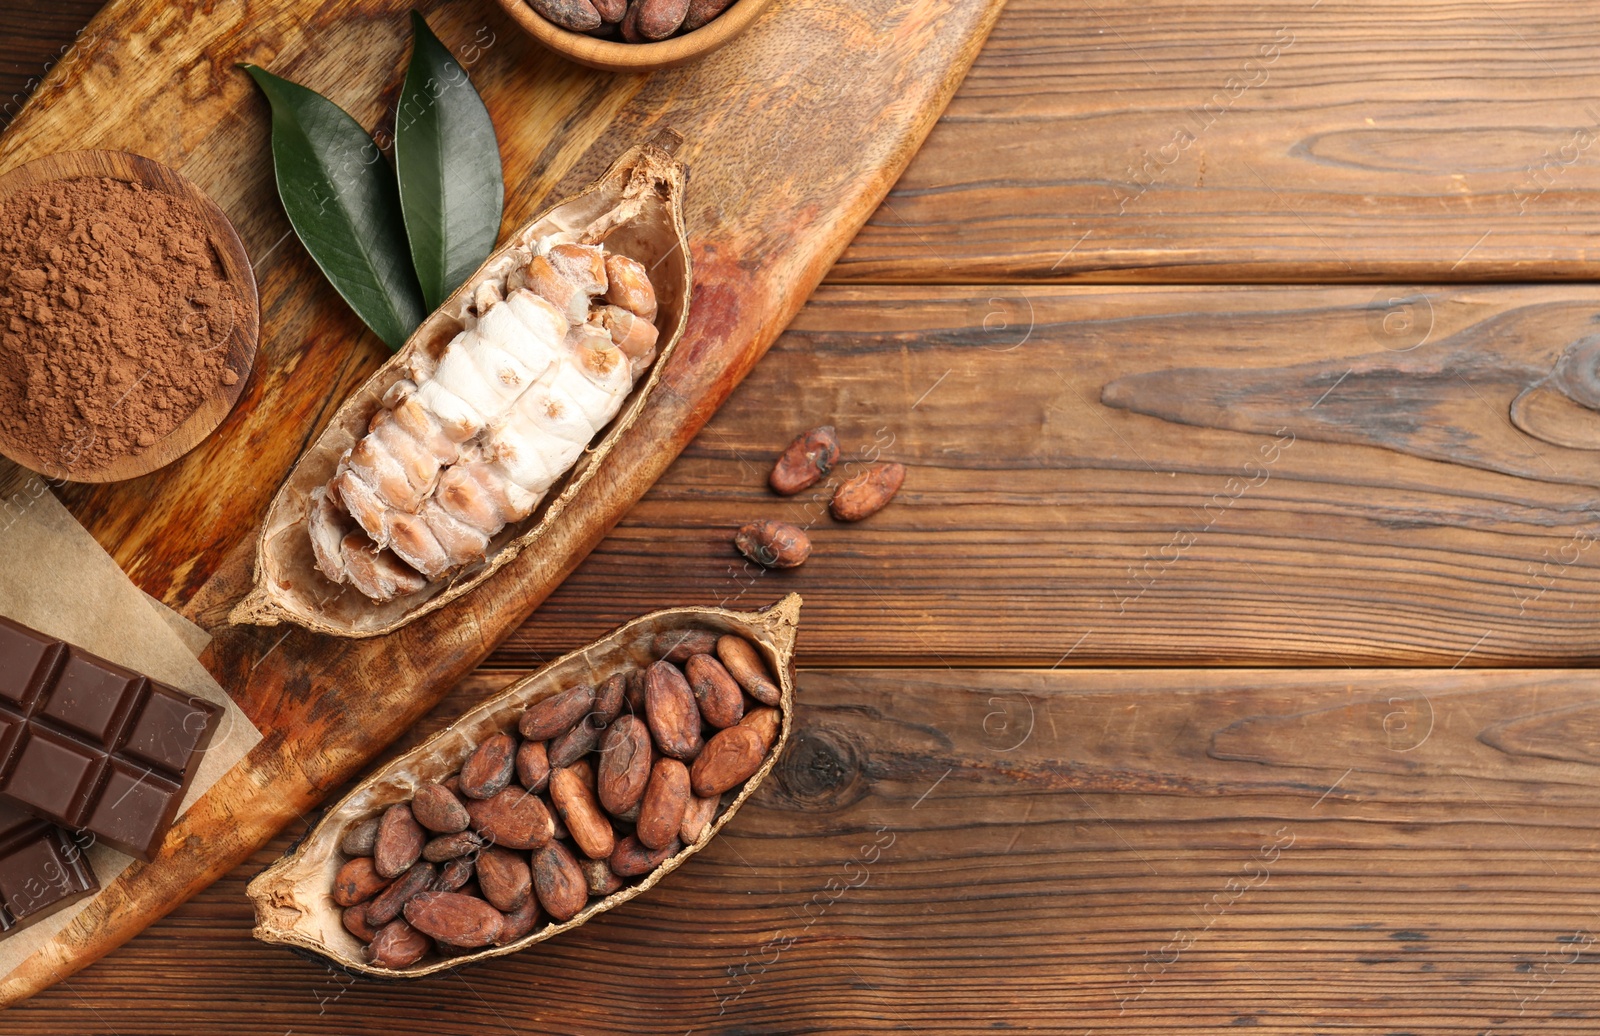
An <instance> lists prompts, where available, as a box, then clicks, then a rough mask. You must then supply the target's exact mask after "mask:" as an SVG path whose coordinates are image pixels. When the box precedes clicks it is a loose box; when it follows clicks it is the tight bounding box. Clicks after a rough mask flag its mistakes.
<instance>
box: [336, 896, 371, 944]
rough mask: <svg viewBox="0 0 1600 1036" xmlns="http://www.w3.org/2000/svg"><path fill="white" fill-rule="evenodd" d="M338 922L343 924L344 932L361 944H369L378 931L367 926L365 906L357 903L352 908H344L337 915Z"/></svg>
mask: <svg viewBox="0 0 1600 1036" xmlns="http://www.w3.org/2000/svg"><path fill="white" fill-rule="evenodd" d="M339 920H341V921H343V922H344V930H345V931H347V932H349V933H350V934H351V935H353V936H355V937H356V938H357V939H360V940H361V941H362V942H371V941H372V937H373V936H375V935H377V934H378V930H377V929H376V928H374V927H372V926H371V925H369V924H367V904H365V903H357V904H356V905H355V906H353V907H345V908H344V912H343V913H341V914H340V915H339Z"/></svg>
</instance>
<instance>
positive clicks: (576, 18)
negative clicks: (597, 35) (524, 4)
mask: <svg viewBox="0 0 1600 1036" xmlns="http://www.w3.org/2000/svg"><path fill="white" fill-rule="evenodd" d="M528 6H529V7H532V8H533V9H534V10H535V11H538V12H539V14H540V15H541V16H543V18H544V19H545V20H546V21H551V22H554V23H556V24H557V25H559V26H561V27H562V28H563V29H571V30H572V31H573V32H588V31H589V30H590V29H598V28H599V27H600V12H599V11H597V10H595V6H594V4H592V3H590V2H589V0H528Z"/></svg>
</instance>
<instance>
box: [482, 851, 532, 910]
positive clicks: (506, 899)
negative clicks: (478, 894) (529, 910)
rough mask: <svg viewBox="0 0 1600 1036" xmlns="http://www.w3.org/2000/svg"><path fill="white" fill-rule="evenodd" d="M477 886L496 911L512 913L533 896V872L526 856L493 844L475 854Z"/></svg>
mask: <svg viewBox="0 0 1600 1036" xmlns="http://www.w3.org/2000/svg"><path fill="white" fill-rule="evenodd" d="M478 887H479V888H481V889H483V898H484V899H487V900H488V901H489V902H490V903H491V904H492V905H493V906H494V908H495V909H496V910H499V911H501V912H503V913H511V912H513V911H515V910H518V909H520V908H521V907H522V906H524V905H525V904H526V903H527V902H528V897H529V896H531V895H533V873H532V871H530V870H529V869H528V860H527V857H526V856H524V855H523V854H522V853H515V852H512V851H511V850H510V849H502V848H500V847H499V846H492V847H490V848H488V849H485V850H484V851H483V852H481V853H479V854H478Z"/></svg>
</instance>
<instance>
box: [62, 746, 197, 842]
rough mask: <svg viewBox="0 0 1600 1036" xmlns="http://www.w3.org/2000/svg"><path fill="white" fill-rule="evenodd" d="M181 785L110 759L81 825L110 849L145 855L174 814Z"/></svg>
mask: <svg viewBox="0 0 1600 1036" xmlns="http://www.w3.org/2000/svg"><path fill="white" fill-rule="evenodd" d="M182 798H183V789H182V788H180V787H178V786H177V785H176V784H173V783H172V782H171V781H167V780H163V779H162V778H160V777H157V776H156V775H155V774H154V773H152V772H150V771H148V770H141V769H139V768H138V767H137V766H133V765H130V764H129V763H127V762H124V761H123V760H121V759H113V760H112V761H111V767H110V769H109V772H108V774H107V777H106V785H105V789H104V791H102V792H101V793H100V800H99V801H98V802H97V803H96V804H95V807H94V811H93V812H92V813H90V814H89V818H88V820H86V821H85V822H84V826H85V827H87V828H88V829H89V830H91V831H93V832H95V834H96V835H98V836H99V838H100V840H101V841H103V842H105V843H106V844H107V845H109V846H111V847H112V848H113V849H121V850H122V851H123V852H125V853H131V854H133V855H134V856H138V857H141V858H143V859H149V858H150V857H151V855H153V854H154V853H155V850H156V847H157V846H159V845H160V844H161V839H162V836H164V835H165V834H166V833H167V828H169V827H171V826H172V818H173V817H174V816H176V815H177V812H178V802H179V800H181V799H182Z"/></svg>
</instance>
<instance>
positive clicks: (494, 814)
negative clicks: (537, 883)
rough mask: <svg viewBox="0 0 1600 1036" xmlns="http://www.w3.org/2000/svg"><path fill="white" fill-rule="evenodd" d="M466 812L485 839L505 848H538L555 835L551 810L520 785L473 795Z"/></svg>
mask: <svg viewBox="0 0 1600 1036" xmlns="http://www.w3.org/2000/svg"><path fill="white" fill-rule="evenodd" d="M467 812H468V813H469V814H470V815H471V816H472V826H473V828H474V829H475V830H476V831H477V832H478V833H479V834H480V835H482V836H483V837H484V839H485V840H486V841H489V842H493V843H494V844H495V845H502V846H505V847H506V848H507V849H537V848H539V847H540V846H542V845H544V844H546V843H547V842H549V841H550V839H551V838H553V837H555V824H554V823H553V822H552V820H551V818H550V810H548V809H547V808H545V804H544V801H543V800H542V799H540V798H539V796H537V795H535V794H534V793H533V792H531V791H527V790H525V789H523V788H507V789H506V790H505V791H502V792H501V793H500V794H498V795H496V796H495V797H494V798H492V799H472V800H470V801H469V802H468V803H467Z"/></svg>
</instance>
